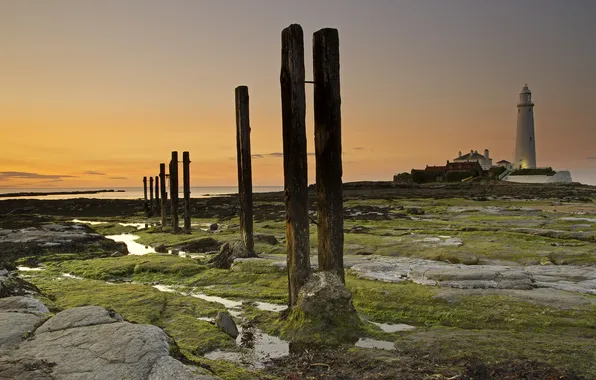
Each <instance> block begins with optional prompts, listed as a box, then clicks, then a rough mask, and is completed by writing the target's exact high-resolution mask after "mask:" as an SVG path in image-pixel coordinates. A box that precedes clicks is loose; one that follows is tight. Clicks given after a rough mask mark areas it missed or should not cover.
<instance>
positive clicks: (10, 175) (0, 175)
mask: <svg viewBox="0 0 596 380" xmlns="http://www.w3.org/2000/svg"><path fill="white" fill-rule="evenodd" d="M15 178H20V179H22V178H25V179H45V180H55V181H62V180H63V179H64V178H77V176H75V175H63V174H39V173H28V172H0V181H2V180H8V179H15Z"/></svg>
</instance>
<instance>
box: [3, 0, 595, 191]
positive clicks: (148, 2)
mask: <svg viewBox="0 0 596 380" xmlns="http://www.w3.org/2000/svg"><path fill="white" fill-rule="evenodd" d="M595 18H596V1H592V0H571V1H556V0H528V1H514V0H498V1H497V0H494V1H476V0H469V1H467V0H412V1H398V0H366V1H365V0H358V1H352V0H318V1H308V0H304V1H282V0H235V1H233V0H209V1H207V0H204V1H201V0H195V1H192V0H171V1H165V0H162V1H157V0H104V1H85V0H52V1H43V0H37V1H35V0H0V143H1V150H0V187H3V188H10V187H29V188H31V187H61V188H62V187H101V188H120V187H127V186H140V185H141V184H142V182H141V179H142V177H143V176H145V175H147V176H151V175H156V174H158V170H159V168H158V165H159V163H160V162H167V161H169V157H170V152H171V151H172V150H178V151H179V152H182V151H184V150H188V151H190V154H191V160H192V162H193V163H192V165H191V173H192V182H191V183H192V185H193V186H217V185H235V184H236V179H237V174H236V160H235V154H236V145H235V119H234V118H235V113H234V88H235V87H236V86H238V85H248V86H249V92H250V101H251V103H250V113H251V127H252V134H251V139H252V153H253V154H255V155H261V157H259V158H257V157H255V158H254V159H253V182H254V185H255V186H258V185H282V184H283V172H282V158H281V157H278V155H275V154H272V153H278V152H281V151H282V137H281V136H282V135H281V96H280V86H279V71H280V61H281V45H280V40H281V31H282V29H283V28H285V27H286V26H288V25H289V24H291V23H299V24H301V25H302V27H303V28H304V33H305V49H306V70H307V71H306V73H307V79H310V78H312V51H311V49H312V46H311V39H312V33H313V32H315V31H316V30H318V29H321V28H324V27H334V28H337V29H338V30H339V34H340V53H341V92H342V119H343V130H342V133H343V150H344V156H343V159H344V161H343V164H344V177H343V179H344V181H357V180H390V179H391V178H392V176H393V174H395V173H398V172H401V171H409V170H410V169H411V168H412V167H422V168H423V167H424V166H425V165H426V164H429V165H440V164H443V163H444V162H445V161H446V160H447V159H453V158H455V157H456V155H457V152H458V150H461V151H463V152H466V151H469V150H470V149H477V150H479V151H481V150H484V149H485V148H488V149H489V150H490V153H491V156H492V157H493V158H495V159H496V161H498V160H500V159H507V160H510V161H511V160H512V159H513V157H512V156H513V150H514V138H515V127H516V102H517V98H518V93H519V92H520V90H521V88H522V86H523V85H524V84H525V83H527V84H528V86H529V87H530V89H531V90H532V92H533V97H534V101H535V103H536V107H535V110H534V111H535V119H536V144H537V145H536V149H537V161H538V165H539V166H553V167H554V168H555V169H567V170H571V171H572V175H573V176H574V179H575V180H580V181H582V182H586V183H592V184H596V144H595V142H596V107H595V105H594V104H595V100H596V72H595V68H596V48H595V45H594V36H596V23H595V22H594V19H595ZM307 103H308V104H307V106H308V109H307V134H308V137H309V152H314V148H313V143H314V134H313V127H312V118H313V112H312V87H307ZM180 154H181V153H180ZM309 167H310V178H311V179H310V180H311V182H312V181H313V180H314V157H312V156H309Z"/></svg>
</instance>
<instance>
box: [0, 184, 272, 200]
mask: <svg viewBox="0 0 596 380" xmlns="http://www.w3.org/2000/svg"><path fill="white" fill-rule="evenodd" d="M95 190H112V189H103V188H96V187H94V188H81V187H79V188H22V187H19V188H9V187H3V188H0V194H9V193H47V192H72V191H95ZM113 190H116V191H115V192H106V193H97V194H56V195H28V196H23V197H0V201H1V200H4V199H75V198H92V199H143V197H144V194H143V188H142V187H120V188H114V189H113ZM252 191H253V193H269V192H274V191H283V186H253V189H252ZM237 193H238V187H236V186H213V187H208V186H205V187H191V188H190V196H191V198H209V197H213V196H221V195H227V194H229V195H233V194H237ZM147 197H149V191H147ZM182 197H183V194H182V192H180V196H179V198H180V199H182Z"/></svg>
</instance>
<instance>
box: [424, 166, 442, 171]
mask: <svg viewBox="0 0 596 380" xmlns="http://www.w3.org/2000/svg"><path fill="white" fill-rule="evenodd" d="M445 169H447V167H446V166H427V167H426V169H424V171H427V172H444V171H445Z"/></svg>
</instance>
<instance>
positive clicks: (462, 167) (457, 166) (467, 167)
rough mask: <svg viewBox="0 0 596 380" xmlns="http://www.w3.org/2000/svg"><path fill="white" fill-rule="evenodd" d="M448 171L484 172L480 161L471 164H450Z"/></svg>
mask: <svg viewBox="0 0 596 380" xmlns="http://www.w3.org/2000/svg"><path fill="white" fill-rule="evenodd" d="M446 169H447V170H477V169H480V170H482V166H481V165H480V164H479V163H478V161H471V162H450V163H448V164H447V168H446Z"/></svg>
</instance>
